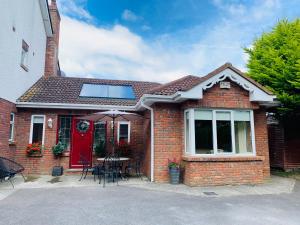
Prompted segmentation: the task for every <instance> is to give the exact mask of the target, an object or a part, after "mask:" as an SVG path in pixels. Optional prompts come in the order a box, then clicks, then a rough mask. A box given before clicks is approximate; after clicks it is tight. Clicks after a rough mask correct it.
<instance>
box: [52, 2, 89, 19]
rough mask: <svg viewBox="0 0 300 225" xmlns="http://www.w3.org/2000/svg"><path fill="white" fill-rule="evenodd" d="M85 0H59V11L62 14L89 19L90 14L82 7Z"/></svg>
mask: <svg viewBox="0 0 300 225" xmlns="http://www.w3.org/2000/svg"><path fill="white" fill-rule="evenodd" d="M86 2H87V0H59V1H58V2H57V4H58V7H59V11H60V13H61V14H63V15H67V16H73V17H76V18H79V19H84V20H87V21H91V20H92V19H93V17H92V15H91V14H90V13H89V12H88V11H87V10H86V9H85V8H84V6H85V5H86Z"/></svg>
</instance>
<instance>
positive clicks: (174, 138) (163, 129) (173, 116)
mask: <svg viewBox="0 0 300 225" xmlns="http://www.w3.org/2000/svg"><path fill="white" fill-rule="evenodd" d="M153 109H154V135H155V138H154V149H155V154H154V179H155V181H157V182H167V181H168V179H169V175H168V159H173V158H176V159H177V160H181V156H182V149H183V144H184V143H183V139H184V138H183V112H182V110H181V109H180V106H179V105H177V104H163V103H161V104H156V105H155V106H154V107H153Z"/></svg>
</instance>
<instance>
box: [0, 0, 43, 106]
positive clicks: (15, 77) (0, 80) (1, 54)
mask: <svg viewBox="0 0 300 225" xmlns="http://www.w3.org/2000/svg"><path fill="white" fill-rule="evenodd" d="M13 27H15V31H13ZM23 39H24V41H25V42H26V43H27V44H28V45H29V57H28V72H26V71H25V70H24V69H23V68H22V67H21V66H20V62H21V52H22V40H23ZM46 40H47V36H46V32H45V27H44V23H43V19H42V14H41V10H40V4H39V0H1V7H0V97H1V98H4V99H7V100H9V101H11V102H15V101H16V100H17V98H19V97H20V96H21V95H22V94H23V93H24V92H25V91H26V90H27V89H28V88H29V87H31V86H32V84H34V83H35V82H36V81H37V80H38V79H39V78H40V77H41V76H42V75H43V74H44V66H45V51H46Z"/></svg>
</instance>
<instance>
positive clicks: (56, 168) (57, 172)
mask: <svg viewBox="0 0 300 225" xmlns="http://www.w3.org/2000/svg"><path fill="white" fill-rule="evenodd" d="M63 173H64V168H63V167H62V166H54V167H53V168H52V176H54V177H57V176H61V175H63Z"/></svg>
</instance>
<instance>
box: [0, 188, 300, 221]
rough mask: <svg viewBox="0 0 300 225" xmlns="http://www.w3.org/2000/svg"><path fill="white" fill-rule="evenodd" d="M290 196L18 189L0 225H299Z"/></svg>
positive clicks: (298, 192)
mask: <svg viewBox="0 0 300 225" xmlns="http://www.w3.org/2000/svg"><path fill="white" fill-rule="evenodd" d="M299 210H300V184H299V183H297V184H296V186H295V190H294V192H293V193H292V194H277V195H259V196H256V195H254V196H235V197H199V196H198V197H197V196H191V195H185V194H178V193H170V192H158V191H151V190H145V189H140V188H134V187H125V186H112V187H107V188H102V187H100V186H98V187H73V188H52V189H47V188H38V189H21V190H17V191H16V192H14V193H13V194H12V195H10V196H8V197H7V198H5V199H3V200H1V201H0V211H1V219H0V224H6V225H8V224H17V225H22V224H35V225H37V224H41V225H48V224H60V225H61V224H84V225H88V224H101V225H106V224H107V225H114V224H130V225H134V224H138V225H144V224H145V225H146V224H147V225H148V224H155V225H157V224H172V225H176V224H188V225H192V224H197V225H199V224H218V225H220V224H230V225H233V224H234V225H237V224H243V225H247V224H251V225H252V224H255V225H259V224H264V225H265V224H272V225H276V224H282V225H292V224H295V225H296V224H297V225H298V224H300V213H299Z"/></svg>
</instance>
